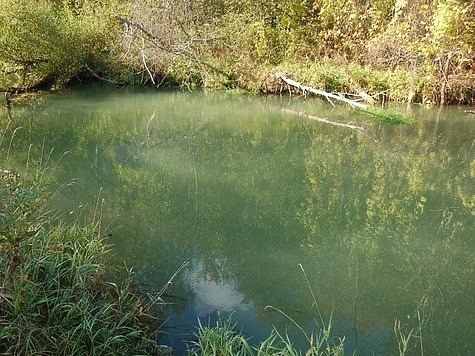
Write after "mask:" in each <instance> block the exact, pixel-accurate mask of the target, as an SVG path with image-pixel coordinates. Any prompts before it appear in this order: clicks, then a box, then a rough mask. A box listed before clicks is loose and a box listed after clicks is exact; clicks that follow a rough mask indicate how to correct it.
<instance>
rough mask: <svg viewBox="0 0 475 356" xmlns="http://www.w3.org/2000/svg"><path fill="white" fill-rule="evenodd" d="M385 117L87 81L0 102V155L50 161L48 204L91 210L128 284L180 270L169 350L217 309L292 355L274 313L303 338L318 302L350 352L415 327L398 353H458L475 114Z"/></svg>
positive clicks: (474, 316) (385, 342) (149, 285)
mask: <svg viewBox="0 0 475 356" xmlns="http://www.w3.org/2000/svg"><path fill="white" fill-rule="evenodd" d="M282 109H290V110H294V111H298V112H307V113H309V114H311V115H315V116H318V117H322V118H327V119H329V120H333V121H338V122H345V123H350V122H351V124H352V125H357V126H361V127H364V128H365V132H364V134H363V133H361V132H359V131H356V130H353V129H351V128H347V127H337V126H332V125H329V124H326V123H320V122H317V121H314V120H311V119H308V118H302V117H300V116H297V115H292V114H289V113H286V112H284V111H283V110H282ZM397 109H398V110H401V111H403V112H406V113H408V114H409V115H411V116H412V117H413V119H414V120H415V123H414V124H413V125H406V126H390V125H388V124H384V123H378V122H375V121H371V120H369V119H368V118H365V117H364V116H362V115H361V114H360V113H358V112H355V111H351V110H349V109H348V108H346V107H342V106H337V107H333V106H331V105H330V104H329V103H328V102H325V101H322V100H319V99H317V98H307V100H305V99H304V98H303V97H291V98H289V97H247V96H238V95H233V94H223V93H204V92H194V93H190V92H181V91H142V90H131V89H114V88H108V87H103V86H88V87H82V88H77V89H74V90H69V91H63V92H60V93H57V94H54V95H49V96H47V97H44V98H42V99H41V100H38V101H36V102H35V103H30V104H25V105H23V106H16V107H14V108H13V110H12V111H11V113H10V114H11V118H12V122H11V123H10V124H7V122H8V117H7V112H6V111H2V112H0V122H1V123H2V130H1V131H0V134H3V142H2V143H1V146H0V150H1V153H2V154H3V155H6V152H7V149H8V156H9V157H8V160H9V162H10V163H11V165H12V166H13V168H14V166H15V165H19V166H21V165H23V164H24V163H22V162H25V161H26V157H27V154H28V151H29V152H30V153H29V155H30V160H31V162H33V161H34V160H42V162H43V163H45V162H47V165H48V166H49V167H51V169H50V170H48V174H47V176H48V180H49V186H50V187H51V189H52V190H53V191H57V190H59V191H58V193H57V194H56V195H55V197H54V199H53V201H52V204H53V205H54V208H55V209H59V212H58V214H59V215H61V216H63V218H64V219H79V220H80V221H85V222H88V221H92V219H93V215H94V214H95V215H96V217H97V216H99V215H100V216H101V218H102V226H103V229H104V230H107V231H108V232H110V234H111V236H110V242H111V244H112V250H113V252H114V258H113V260H112V261H111V263H117V264H123V263H124V262H125V264H126V265H127V266H128V267H133V268H134V271H135V273H136V282H137V284H138V286H139V288H140V289H141V290H143V291H146V292H157V291H159V290H160V289H161V288H162V287H163V286H164V285H165V283H166V282H167V281H168V280H169V279H170V277H171V276H172V275H173V273H174V272H175V271H176V270H177V269H178V268H179V267H180V266H181V265H182V264H183V263H184V262H187V265H186V266H185V268H184V269H183V270H182V271H181V272H180V273H178V275H177V276H176V277H175V279H174V280H173V283H172V284H171V285H170V286H169V288H168V290H167V294H166V295H165V296H164V299H165V301H166V302H168V303H170V306H169V308H168V309H167V310H168V312H169V318H168V320H167V322H166V327H165V328H164V333H166V335H165V334H164V337H163V339H162V340H161V342H166V343H168V344H169V345H171V346H173V347H174V348H175V352H176V353H177V354H180V353H182V352H183V351H184V344H183V341H184V340H187V339H190V336H191V334H192V333H193V332H194V331H196V325H197V323H198V319H199V320H201V322H202V323H203V324H207V323H208V321H210V322H211V323H214V322H215V321H216V318H217V311H219V312H220V313H221V315H222V316H223V317H227V315H229V314H230V313H233V320H234V322H235V323H236V327H237V328H238V329H239V330H242V332H243V334H244V335H245V336H246V337H248V338H251V339H250V341H251V343H258V342H259V340H262V339H265V338H266V337H267V336H268V335H269V333H270V330H271V329H272V327H273V326H275V327H276V328H278V330H280V331H283V332H284V333H285V330H287V332H288V334H289V335H290V337H291V339H293V340H294V341H295V343H296V344H297V345H299V347H301V348H302V350H304V351H305V342H304V338H303V337H302V335H301V333H300V331H299V330H298V328H297V327H295V325H292V323H290V322H289V320H288V319H287V318H286V317H284V316H283V315H282V314H281V313H279V312H276V311H272V310H270V309H269V308H267V309H266V306H272V307H275V308H278V309H280V310H281V311H282V312H285V313H286V314H287V315H288V316H289V317H291V318H292V319H293V320H294V321H295V322H296V323H298V324H299V325H300V326H301V327H302V328H303V329H304V330H305V331H306V332H307V333H308V334H309V335H310V333H311V332H314V333H315V331H317V332H318V330H319V329H318V326H317V325H316V323H315V321H318V322H320V317H319V314H318V310H320V312H321V314H322V317H323V319H324V320H325V322H328V321H329V319H330V317H332V322H333V326H332V335H333V336H335V337H336V338H343V337H344V338H345V340H344V344H345V352H346V353H347V354H353V353H355V354H358V355H371V354H376V355H395V354H396V355H397V354H398V353H399V351H398V342H397V337H396V334H397V335H400V333H402V334H403V335H408V334H409V332H410V331H411V330H412V334H411V335H412V337H411V339H410V342H409V350H410V354H416V355H417V354H424V355H470V354H473V353H475V344H474V340H475V225H474V216H475V184H474V178H475V153H474V148H475V147H474V146H475V116H474V115H470V114H469V113H465V112H464V108H460V107H449V108H444V109H441V110H439V109H438V108H427V107H422V106H407V107H406V106H401V107H398V108H397ZM465 109H467V108H465ZM17 126H19V127H21V128H20V129H18V130H16V132H15V134H14V135H13V139H11V137H12V134H11V132H10V130H11V129H12V128H14V127H17ZM29 147H30V148H29ZM4 161H5V160H4ZM108 234H109V233H108ZM301 266H302V268H303V270H304V271H305V274H304V273H303V271H302V268H301ZM305 276H306V277H307V280H308V285H307V281H306V279H305ZM309 286H310V288H309ZM310 289H311V291H310ZM312 292H313V294H314V295H315V299H316V301H317V307H316V306H315V305H314V303H313V299H312ZM396 321H397V323H398V325H399V328H397V330H396V333H395V330H394V326H395V323H396Z"/></svg>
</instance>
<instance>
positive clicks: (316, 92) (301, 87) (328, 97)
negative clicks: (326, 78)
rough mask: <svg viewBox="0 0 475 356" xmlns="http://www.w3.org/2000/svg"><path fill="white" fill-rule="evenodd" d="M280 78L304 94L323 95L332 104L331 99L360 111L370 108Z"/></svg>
mask: <svg viewBox="0 0 475 356" xmlns="http://www.w3.org/2000/svg"><path fill="white" fill-rule="evenodd" d="M279 78H280V79H281V80H283V81H284V82H285V83H287V84H288V85H290V86H293V87H295V88H298V89H300V90H302V91H303V92H304V93H305V92H310V93H314V94H316V95H322V96H324V97H325V98H326V99H327V100H328V101H330V102H331V100H330V99H334V100H339V101H343V102H345V103H347V104H349V105H350V106H351V107H352V108H355V107H356V108H360V109H367V108H368V107H369V106H368V105H366V104H363V103H360V102H358V101H355V100H350V99H347V98H345V97H344V96H340V95H336V94H332V93H327V92H326V91H323V90H319V89H315V88H312V87H309V86H306V85H303V84H301V83H299V82H297V81H295V80H293V79H290V78H287V77H286V76H283V75H279Z"/></svg>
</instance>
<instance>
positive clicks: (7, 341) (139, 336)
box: [0, 170, 161, 355]
mask: <svg viewBox="0 0 475 356" xmlns="http://www.w3.org/2000/svg"><path fill="white" fill-rule="evenodd" d="M41 177H42V175H41V174H40V175H38V177H37V178H38V179H33V180H27V179H25V178H22V177H20V176H19V175H18V174H16V173H13V172H12V171H9V170H2V171H0V250H1V253H0V275H1V276H2V285H1V287H0V353H2V354H15V355H26V354H43V355H44V354H50V355H51V354H56V355H64V354H74V355H91V354H114V355H130V354H137V353H139V354H151V353H153V352H157V346H156V344H155V337H154V332H153V330H152V329H151V321H152V314H151V308H152V307H153V306H154V305H155V304H156V303H157V302H160V300H161V299H160V297H159V296H157V297H156V298H153V299H152V300H150V299H144V298H142V297H139V296H137V295H136V294H135V293H134V292H133V288H132V283H131V280H132V272H131V271H129V270H128V271H127V274H126V278H125V279H124V280H123V282H122V283H120V284H116V283H111V282H107V280H106V270H105V266H104V262H105V255H106V253H107V249H108V247H107V245H106V244H105V242H104V241H103V239H102V234H101V228H100V223H99V222H94V223H92V224H91V225H90V226H86V227H80V226H78V225H72V226H65V225H62V224H61V223H58V222H55V221H53V220H52V219H51V218H48V217H47V216H46V215H45V214H44V213H43V208H44V206H45V204H46V202H47V200H48V196H47V195H46V193H44V191H43V189H42V184H41Z"/></svg>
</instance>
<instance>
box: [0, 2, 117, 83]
mask: <svg viewBox="0 0 475 356" xmlns="http://www.w3.org/2000/svg"><path fill="white" fill-rule="evenodd" d="M78 4H79V2H77V3H76V2H75V1H48V0H18V1H9V0H0V66H1V67H3V68H0V69H2V70H3V71H4V72H6V73H8V74H9V77H6V78H5V79H3V82H0V87H3V88H4V90H8V89H10V88H11V87H16V88H21V89H29V88H35V87H47V88H50V87H52V86H62V85H64V84H66V83H67V82H68V81H69V80H71V78H73V77H74V76H75V75H77V74H78V73H80V72H82V71H86V70H87V68H92V69H93V70H95V69H97V68H98V67H99V68H100V67H101V63H104V62H106V61H107V60H108V58H109V57H110V53H111V51H112V49H113V48H114V47H115V42H116V38H120V36H119V34H118V32H117V31H119V30H120V27H119V24H118V21H117V20H115V19H114V18H113V17H114V12H116V13H117V14H120V12H121V9H122V8H123V6H119V5H118V2H116V1H114V0H108V1H93V0H90V1H83V2H81V5H78Z"/></svg>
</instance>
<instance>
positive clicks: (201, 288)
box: [163, 260, 269, 355]
mask: <svg viewBox="0 0 475 356" xmlns="http://www.w3.org/2000/svg"><path fill="white" fill-rule="evenodd" d="M221 262H222V261H216V264H217V265H220V264H221ZM218 269H219V268H218ZM183 275H184V276H183V280H184V282H185V283H186V284H187V285H189V287H190V288H191V290H192V291H193V292H194V300H193V301H192V302H190V303H188V305H187V307H186V309H185V311H184V312H183V313H181V314H180V315H176V314H174V315H172V316H170V318H169V319H168V321H167V332H168V333H167V336H166V338H165V339H164V340H163V342H164V343H165V344H167V345H170V346H172V347H173V350H174V353H175V354H176V355H182V354H184V353H185V350H186V345H185V341H188V342H189V341H190V340H193V333H196V331H197V325H198V320H199V321H200V322H201V324H202V325H205V326H206V325H210V326H214V325H216V322H217V319H218V312H219V315H220V316H221V319H222V320H227V318H228V317H229V316H230V315H231V314H233V316H232V320H233V324H236V330H242V332H243V333H244V335H245V337H251V336H252V337H253V338H254V339H255V340H262V339H265V338H266V337H267V336H268V335H269V330H268V329H267V328H265V327H263V326H260V325H259V324H256V322H255V320H256V314H257V313H259V311H257V310H256V308H255V305H254V303H253V302H252V301H249V300H248V299H246V296H245V295H244V294H242V293H241V292H239V291H238V286H237V282H236V280H235V279H233V278H229V277H228V278H220V279H219V281H216V280H213V279H212V278H211V277H210V276H208V275H207V274H206V273H205V271H204V266H203V262H202V261H199V260H194V261H192V263H191V264H190V268H189V269H187V270H186V271H185V272H184V273H183ZM246 326H247V327H249V326H251V327H252V329H248V330H246V329H244V328H245V327H246Z"/></svg>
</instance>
